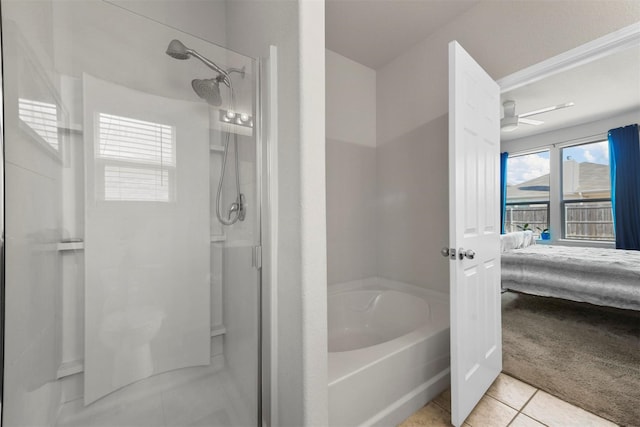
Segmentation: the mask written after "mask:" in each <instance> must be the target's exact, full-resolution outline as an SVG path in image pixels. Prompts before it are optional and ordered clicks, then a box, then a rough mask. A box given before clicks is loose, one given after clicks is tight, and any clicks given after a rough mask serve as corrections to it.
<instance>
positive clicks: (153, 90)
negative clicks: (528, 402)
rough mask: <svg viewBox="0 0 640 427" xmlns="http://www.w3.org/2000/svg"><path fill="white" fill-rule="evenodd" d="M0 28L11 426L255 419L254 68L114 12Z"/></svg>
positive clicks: (61, 5)
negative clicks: (0, 32)
mask: <svg viewBox="0 0 640 427" xmlns="http://www.w3.org/2000/svg"><path fill="white" fill-rule="evenodd" d="M2 24H3V25H2V31H3V63H4V83H5V94H4V105H5V116H4V119H5V120H4V123H5V136H6V139H5V147H6V148H5V152H6V157H5V168H6V174H5V176H6V178H5V187H6V219H5V228H6V264H5V272H6V273H5V278H6V283H5V301H6V310H5V317H4V322H5V342H4V345H5V361H4V378H3V382H4V396H3V402H2V409H3V413H2V417H3V425H4V426H32V425H45V426H71V425H81V426H86V427H89V426H98V425H100V426H123V425H127V426H130V425H131V426H133V425H149V426H183V425H184V426H187V425H207V426H218V425H258V408H259V405H260V402H259V400H260V399H259V363H260V359H259V330H260V309H259V301H260V275H259V271H260V270H259V268H257V267H259V266H257V265H256V258H257V257H256V253H257V252H256V249H255V248H256V247H259V245H260V242H259V236H260V205H259V200H260V194H259V193H260V187H259V179H258V173H257V171H258V160H259V156H260V154H259V151H260V145H259V143H258V140H257V138H256V125H257V120H255V117H256V99H257V96H256V83H255V82H256V81H257V75H256V74H257V66H256V61H255V60H253V59H252V58H249V57H246V56H243V55H240V54H238V53H235V52H232V51H230V50H228V49H225V48H223V47H220V46H217V45H215V44H212V43H210V42H208V41H205V40H202V39H199V38H197V37H194V36H192V35H189V34H188V33H185V32H180V31H178V30H176V29H174V28H170V27H168V26H165V25H162V24H159V23H158V22H156V21H153V20H151V19H148V18H145V17H144V16H141V15H140V13H139V11H138V13H133V12H131V11H129V10H127V9H126V8H123V7H118V6H115V5H113V4H110V3H107V2H102V1H86V2H77V1H51V0H40V1H29V2H24V1H7V0H2ZM185 29H186V30H188V28H185ZM176 40H178V41H179V42H178V43H179V44H178V43H176V42H174V41H176Z"/></svg>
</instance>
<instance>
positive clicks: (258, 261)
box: [251, 246, 262, 270]
mask: <svg viewBox="0 0 640 427" xmlns="http://www.w3.org/2000/svg"><path fill="white" fill-rule="evenodd" d="M251 266H252V267H254V268H256V269H257V270H260V269H261V268H262V246H254V247H253V250H252V251H251Z"/></svg>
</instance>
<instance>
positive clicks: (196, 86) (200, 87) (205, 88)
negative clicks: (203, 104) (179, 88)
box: [191, 78, 222, 107]
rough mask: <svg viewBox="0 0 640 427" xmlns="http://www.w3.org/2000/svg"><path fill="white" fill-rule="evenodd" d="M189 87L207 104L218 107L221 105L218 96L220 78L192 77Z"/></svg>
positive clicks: (220, 99)
mask: <svg viewBox="0 0 640 427" xmlns="http://www.w3.org/2000/svg"><path fill="white" fill-rule="evenodd" d="M191 87H193V90H194V91H195V93H196V94H197V95H198V96H199V97H200V98H202V99H204V100H205V101H207V103H208V104H209V105H212V106H214V107H219V106H220V105H222V97H221V96H220V80H219V79H218V78H215V79H193V80H191Z"/></svg>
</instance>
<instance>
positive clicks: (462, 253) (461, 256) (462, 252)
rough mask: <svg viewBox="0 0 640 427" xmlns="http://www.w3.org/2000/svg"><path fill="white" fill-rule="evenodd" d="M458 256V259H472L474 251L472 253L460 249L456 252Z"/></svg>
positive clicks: (474, 254) (469, 250)
mask: <svg viewBox="0 0 640 427" xmlns="http://www.w3.org/2000/svg"><path fill="white" fill-rule="evenodd" d="M458 253H459V254H460V259H462V258H464V257H466V258H469V259H473V258H475V256H476V253H475V252H474V251H472V250H471V249H467V250H466V251H465V250H464V249H462V248H460V251H459V252H458Z"/></svg>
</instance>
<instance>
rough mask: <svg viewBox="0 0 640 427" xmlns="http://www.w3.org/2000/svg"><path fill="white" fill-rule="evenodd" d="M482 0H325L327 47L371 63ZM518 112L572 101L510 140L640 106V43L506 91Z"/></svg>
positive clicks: (384, 60) (385, 59)
mask: <svg viewBox="0 0 640 427" xmlns="http://www.w3.org/2000/svg"><path fill="white" fill-rule="evenodd" d="M479 1H480V0H455V1H454V0H326V3H325V5H326V6H325V13H326V17H325V18H326V20H325V22H326V24H325V25H326V28H325V34H326V35H325V41H326V47H327V49H329V50H332V51H334V52H336V53H338V54H340V55H342V56H345V57H347V58H350V59H352V60H354V61H356V62H359V63H361V64H363V65H366V66H368V67H370V68H373V69H376V70H377V69H380V68H382V67H383V66H384V65H386V64H388V63H389V62H391V61H392V60H393V59H395V58H396V57H397V56H398V55H400V54H402V53H403V52H406V51H407V50H408V49H409V48H411V47H412V46H414V45H415V44H417V43H418V42H420V41H421V40H424V39H426V38H427V37H429V36H430V35H431V34H433V33H434V32H436V31H438V30H439V29H440V28H442V27H443V26H444V25H446V24H448V23H449V22H451V21H453V20H454V19H456V18H457V17H459V16H460V15H462V14H464V13H465V12H466V11H468V10H469V9H471V8H472V7H473V6H475V5H477V4H478V2H479ZM507 99H509V100H514V101H516V114H522V113H526V112H529V111H533V110H538V109H541V108H544V107H548V106H552V105H557V104H562V103H566V102H574V103H575V106H573V107H570V108H565V109H562V110H557V111H553V112H548V113H544V114H539V115H535V116H531V117H529V118H530V119H535V120H542V121H544V124H542V125H539V126H532V125H526V124H521V125H520V126H518V128H517V129H516V130H515V131H513V132H501V139H502V140H503V141H509V140H513V139H517V138H522V137H525V136H531V135H535V134H539V133H543V132H549V131H552V130H555V129H559V128H563V127H568V126H573V125H577V124H581V123H586V122H588V121H593V120H598V119H603V118H607V117H612V116H615V115H618V114H622V113H625V112H628V111H632V110H634V109H635V110H638V109H640V47H637V48H631V49H627V50H625V51H622V52H619V53H616V54H614V55H610V56H607V57H604V58H601V59H599V60H596V61H593V62H590V63H587V64H584V65H581V66H579V67H576V68H573V69H571V70H568V71H565V72H563V73H559V74H556V75H553V76H550V77H547V78H546V79H543V80H541V81H538V82H535V83H532V84H530V85H527V86H524V87H521V88H518V89H515V90H513V91H510V92H508V93H506V94H503V95H502V101H504V100H507Z"/></svg>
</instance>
